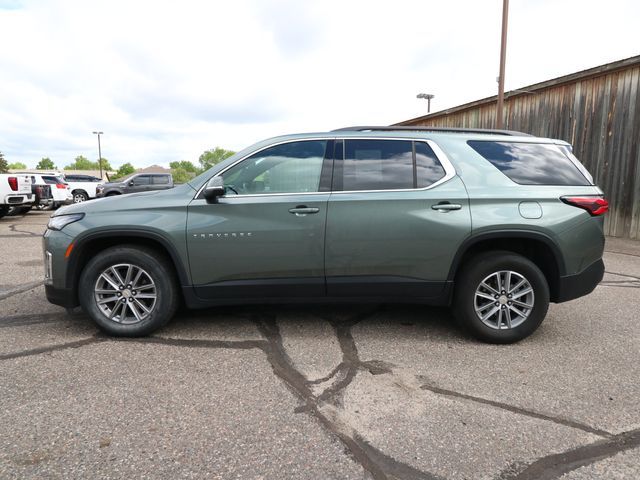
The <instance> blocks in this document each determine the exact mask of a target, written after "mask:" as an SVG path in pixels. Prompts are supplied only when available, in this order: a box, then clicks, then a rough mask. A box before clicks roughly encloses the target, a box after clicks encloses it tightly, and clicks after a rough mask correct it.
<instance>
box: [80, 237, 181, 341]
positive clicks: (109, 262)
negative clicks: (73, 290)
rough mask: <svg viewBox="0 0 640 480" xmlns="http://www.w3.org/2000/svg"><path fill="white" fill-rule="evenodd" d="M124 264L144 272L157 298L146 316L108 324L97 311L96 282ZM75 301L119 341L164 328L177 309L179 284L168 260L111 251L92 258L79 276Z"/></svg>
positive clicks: (136, 250)
mask: <svg viewBox="0 0 640 480" xmlns="http://www.w3.org/2000/svg"><path fill="white" fill-rule="evenodd" d="M125 263H126V264H131V265H134V266H135V267H137V268H141V269H143V270H144V271H145V273H147V274H148V276H149V277H150V278H151V280H152V281H153V283H154V284H155V288H156V295H157V298H156V303H155V305H154V306H153V308H151V313H150V314H149V316H148V317H147V318H145V319H143V320H140V321H138V322H137V323H130V324H124V323H118V322H117V321H114V320H110V319H109V318H108V317H107V315H106V314H105V313H103V312H102V311H101V310H100V308H99V307H98V304H97V301H96V298H95V292H94V288H95V287H96V284H97V282H98V278H99V277H100V275H101V274H102V273H103V272H104V271H105V270H106V269H108V268H109V267H111V266H114V265H118V264H125ZM78 297H79V300H80V305H81V306H82V309H83V310H84V311H85V312H86V313H87V314H88V315H89V316H90V317H91V318H92V319H93V320H94V321H95V322H96V324H97V325H98V327H100V329H101V330H103V331H105V332H107V333H109V334H110V335H114V336H119V337H140V336H145V335H149V334H150V333H152V332H154V331H156V330H158V329H159V328H161V327H163V326H164V325H166V324H167V322H169V320H171V318H172V317H173V315H174V313H175V311H176V309H177V307H178V305H179V296H178V283H177V280H176V277H175V273H174V269H173V266H172V265H171V263H170V262H169V260H168V259H167V258H166V257H165V256H164V255H162V254H161V253H160V252H158V251H155V250H152V249H148V248H144V247H138V246H133V245H124V246H119V247H112V248H109V249H107V250H104V251H102V252H100V253H98V254H97V255H96V256H95V257H93V258H92V259H91V260H90V261H89V263H87V265H86V266H85V267H84V269H83V271H82V274H81V275H80V283H79V288H78ZM125 303H126V302H125ZM114 308H115V307H114ZM116 316H117V315H116Z"/></svg>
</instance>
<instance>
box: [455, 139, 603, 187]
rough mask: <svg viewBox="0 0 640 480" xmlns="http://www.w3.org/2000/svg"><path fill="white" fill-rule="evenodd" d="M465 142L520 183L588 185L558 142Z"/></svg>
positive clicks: (587, 181)
mask: <svg viewBox="0 0 640 480" xmlns="http://www.w3.org/2000/svg"><path fill="white" fill-rule="evenodd" d="M467 144H468V145H469V146H470V147H471V148H473V149H474V150H475V151H476V152H478V153H479V154H480V155H482V156H483V157H484V158H485V159H486V160H488V161H489V162H491V164H492V165H493V166H494V167H496V168H497V169H498V170H500V171H501V172H502V173H504V174H505V175H506V176H507V177H509V178H510V179H511V180H513V181H514V182H516V183H519V184H521V185H577V186H582V185H591V183H590V182H589V180H588V179H587V178H586V177H585V176H584V175H583V174H582V173H581V172H580V170H578V168H577V167H576V166H575V164H574V163H573V162H572V161H571V160H570V159H569V157H567V155H566V154H565V153H564V152H563V151H562V149H561V148H560V147H558V146H557V145H553V144H546V143H521V142H492V141H484V140H469V141H468V142H467Z"/></svg>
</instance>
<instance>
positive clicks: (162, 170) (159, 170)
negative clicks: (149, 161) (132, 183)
mask: <svg viewBox="0 0 640 480" xmlns="http://www.w3.org/2000/svg"><path fill="white" fill-rule="evenodd" d="M136 173H171V169H170V168H164V167H161V166H160V165H151V166H150V167H145V168H139V169H138V170H136Z"/></svg>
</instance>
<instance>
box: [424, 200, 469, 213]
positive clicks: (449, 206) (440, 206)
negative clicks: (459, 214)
mask: <svg viewBox="0 0 640 480" xmlns="http://www.w3.org/2000/svg"><path fill="white" fill-rule="evenodd" d="M431 208H432V209H433V210H438V211H439V212H450V211H451V210H460V209H461V208H462V205H460V204H458V203H449V202H440V203H437V204H435V205H431Z"/></svg>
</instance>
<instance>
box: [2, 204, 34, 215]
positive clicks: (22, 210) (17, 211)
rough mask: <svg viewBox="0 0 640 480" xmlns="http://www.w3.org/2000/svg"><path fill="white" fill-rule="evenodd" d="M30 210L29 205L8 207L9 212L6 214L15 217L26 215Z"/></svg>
mask: <svg viewBox="0 0 640 480" xmlns="http://www.w3.org/2000/svg"><path fill="white" fill-rule="evenodd" d="M30 210H31V205H29V206H27V207H10V208H9V213H8V214H7V215H8V216H10V217H15V216H16V215H26V214H27V213H29V211H30Z"/></svg>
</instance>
